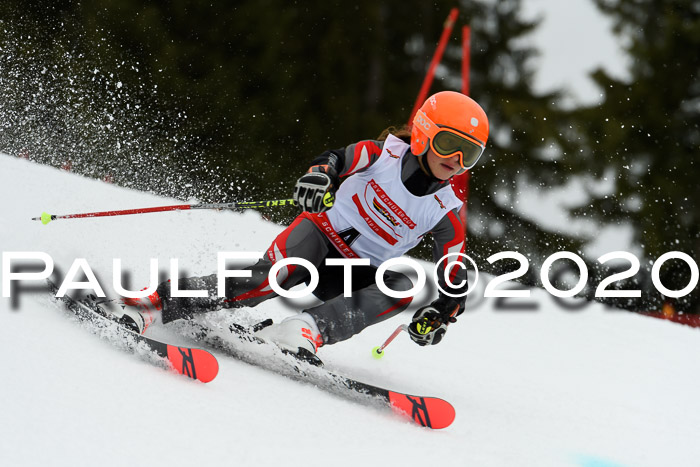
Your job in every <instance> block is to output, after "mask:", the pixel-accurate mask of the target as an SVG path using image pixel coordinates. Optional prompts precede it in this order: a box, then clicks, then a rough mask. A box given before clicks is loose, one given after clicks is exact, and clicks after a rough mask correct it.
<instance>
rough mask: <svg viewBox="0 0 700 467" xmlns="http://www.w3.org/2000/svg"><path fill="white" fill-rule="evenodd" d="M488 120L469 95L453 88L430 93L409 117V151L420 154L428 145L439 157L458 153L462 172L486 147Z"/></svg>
mask: <svg viewBox="0 0 700 467" xmlns="http://www.w3.org/2000/svg"><path fill="white" fill-rule="evenodd" d="M488 137H489V121H488V118H487V117H486V112H484V109H482V108H481V106H480V105H479V104H477V103H476V102H475V101H474V100H472V99H471V98H469V97H467V96H465V95H464V94H462V93H459V92H454V91H442V92H438V93H437V94H433V95H432V96H430V97H429V98H428V100H426V101H425V103H424V104H423V106H422V107H421V108H420V109H419V110H418V111H417V112H416V115H415V117H414V118H413V129H412V130H411V152H412V153H413V154H414V155H416V156H421V155H423V154H425V153H426V152H427V151H428V148H431V149H432V150H433V152H434V153H435V154H436V155H437V156H439V157H444V158H448V157H453V156H454V155H455V154H459V156H460V158H459V163H460V165H461V166H462V170H460V171H459V172H458V173H460V174H461V173H464V172H465V171H466V170H467V169H470V168H472V167H474V165H475V164H476V162H477V161H478V160H479V158H480V157H481V155H482V154H483V152H484V148H485V147H486V140H488Z"/></svg>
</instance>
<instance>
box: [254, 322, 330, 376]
mask: <svg viewBox="0 0 700 467" xmlns="http://www.w3.org/2000/svg"><path fill="white" fill-rule="evenodd" d="M263 323H266V324H267V325H266V326H265V327H263V328H262V329H259V330H257V331H255V337H257V338H259V339H261V340H263V341H265V342H272V343H274V344H276V345H277V346H278V347H280V348H281V349H282V352H284V353H286V354H289V355H292V356H294V357H296V358H298V359H299V360H303V361H305V362H308V363H310V364H312V365H316V366H321V365H323V362H321V360H320V359H319V358H318V357H317V356H316V351H317V350H318V348H319V347H320V346H321V345H323V339H322V338H321V333H320V332H319V330H318V326H317V325H316V321H315V320H314V318H313V316H311V315H310V314H308V313H301V314H299V315H295V316H290V317H289V318H285V319H284V320H283V321H282V322H280V323H277V324H272V322H271V321H270V320H267V321H263Z"/></svg>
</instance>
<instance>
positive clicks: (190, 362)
mask: <svg viewBox="0 0 700 467" xmlns="http://www.w3.org/2000/svg"><path fill="white" fill-rule="evenodd" d="M47 282H48V284H49V290H50V291H51V293H52V294H54V295H56V292H58V287H57V286H56V285H55V284H54V283H53V282H51V281H47ZM57 298H58V297H57ZM59 300H61V301H62V302H63V303H64V304H65V305H66V307H67V308H68V309H69V310H70V311H72V312H73V313H74V314H75V316H77V317H78V319H79V320H80V321H83V322H87V323H90V324H91V325H92V326H93V327H94V328H95V329H99V330H102V329H108V330H109V331H110V332H109V335H110V337H113V339H109V340H110V342H112V343H114V344H116V345H118V346H119V347H122V348H124V349H126V350H129V351H131V352H132V353H137V351H138V350H139V348H144V347H145V349H146V350H148V351H150V352H154V353H155V354H156V355H157V356H158V357H159V359H161V360H165V361H167V362H168V363H169V366H171V367H172V368H173V369H174V370H175V371H177V372H178V373H180V374H182V375H185V376H187V377H188V378H192V379H196V380H198V381H201V382H202V383H208V382H209V381H211V380H213V379H214V378H216V375H217V374H218V373H219V362H218V361H217V360H216V357H214V355H212V354H211V353H209V352H207V351H206V350H202V349H194V348H190V347H180V346H176V345H170V344H166V343H164V342H160V341H157V340H155V339H151V338H150V337H146V336H143V335H141V334H137V333H135V332H133V331H131V330H130V329H127V328H125V327H124V326H122V325H120V324H119V323H117V322H116V321H113V320H111V319H109V318H108V317H106V316H104V315H102V314H100V313H98V312H97V311H96V310H94V309H92V308H90V307H89V306H88V305H87V304H85V303H83V302H81V301H80V300H76V299H74V298H72V297H69V296H68V295H64V296H63V297H60V298H59ZM103 335H104V334H103Z"/></svg>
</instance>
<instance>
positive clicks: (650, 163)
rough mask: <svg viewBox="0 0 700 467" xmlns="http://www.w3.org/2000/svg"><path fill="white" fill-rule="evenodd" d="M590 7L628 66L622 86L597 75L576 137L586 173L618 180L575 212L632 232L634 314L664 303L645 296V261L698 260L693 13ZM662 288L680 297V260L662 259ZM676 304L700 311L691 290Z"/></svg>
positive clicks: (631, 2) (668, 1)
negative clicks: (592, 102)
mask: <svg viewBox="0 0 700 467" xmlns="http://www.w3.org/2000/svg"><path fill="white" fill-rule="evenodd" d="M596 3H597V5H598V6H599V7H600V8H601V9H602V11H604V12H605V13H607V14H609V15H611V16H612V18H614V21H615V25H616V26H615V30H616V32H618V33H619V34H622V35H623V36H624V37H625V39H626V41H627V46H626V49H627V52H628V54H629V56H630V63H631V65H630V69H629V78H625V79H616V78H613V77H611V76H609V75H608V74H607V73H605V72H604V71H602V70H599V71H597V72H596V73H595V75H594V78H595V80H596V82H597V84H598V85H599V86H600V88H601V90H602V92H603V93H604V101H603V103H602V104H601V105H599V106H593V107H590V108H586V109H582V110H581V111H580V112H579V113H578V118H580V121H581V122H582V125H583V124H584V123H585V125H586V131H585V132H582V133H581V136H582V137H584V138H586V139H587V143H586V144H587V145H588V146H589V147H590V148H591V151H590V152H587V153H586V154H585V157H584V159H583V162H584V163H585V164H586V166H587V167H588V170H589V171H590V172H591V173H595V174H597V175H599V176H602V174H603V173H604V172H605V171H606V170H611V169H612V170H613V171H614V173H615V174H616V176H617V177H616V188H615V193H614V194H613V195H611V196H605V197H599V198H597V199H596V200H594V202H592V203H591V205H590V206H588V207H586V208H584V209H580V210H578V211H577V212H575V214H577V215H582V214H586V215H590V216H594V217H596V218H598V219H600V221H601V222H613V223H629V224H631V225H633V226H634V228H635V241H636V245H639V246H640V247H641V248H642V249H643V251H644V258H642V264H643V266H644V271H643V272H642V273H640V277H641V278H642V279H638V280H637V282H638V283H639V282H642V284H641V285H642V286H643V287H642V288H643V290H642V293H643V295H642V296H643V298H644V300H642V302H641V306H639V307H638V308H641V309H644V308H646V309H652V310H653V309H659V308H660V307H661V304H662V302H663V300H664V297H662V296H661V295H660V294H659V293H658V292H655V291H654V292H652V291H653V290H654V288H653V286H652V285H651V284H650V281H649V280H648V274H649V271H650V269H651V267H650V264H651V262H653V261H655V260H656V259H657V258H658V257H659V256H661V255H662V254H663V253H666V252H669V251H681V252H684V253H686V254H689V255H690V256H691V257H692V258H693V259H694V261H696V262H697V261H698V259H700V237H699V235H700V231H699V226H700V211H699V210H698V208H697V205H696V200H697V199H698V198H699V197H700V185H698V183H697V176H698V175H697V174H698V169H699V168H700V167H699V165H698V164H699V160H698V157H697V155H698V149H700V104H699V103H700V55H698V53H697V51H698V50H700V8H698V2H697V1H693V0H596ZM644 276H647V278H646V279H644ZM661 281H662V283H663V284H664V285H665V286H666V287H668V288H670V289H674V290H679V289H683V288H684V287H685V286H686V285H687V284H688V283H689V281H690V268H689V267H688V266H687V265H686V264H685V263H684V262H683V261H681V260H672V261H669V262H668V263H667V265H666V267H664V268H662V269H661ZM638 285H639V284H638ZM675 305H676V308H677V309H679V310H681V311H691V312H698V311H700V301H699V294H698V290H697V287H696V289H695V290H694V291H693V293H692V294H691V295H689V296H687V297H684V298H682V299H678V300H676V301H675Z"/></svg>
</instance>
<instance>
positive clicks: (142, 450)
mask: <svg viewBox="0 0 700 467" xmlns="http://www.w3.org/2000/svg"><path fill="white" fill-rule="evenodd" d="M0 199H2V208H0V209H1V211H0V245H2V251H3V252H4V253H5V252H17V251H25V252H26V251H39V252H45V253H48V254H49V255H50V256H51V257H52V258H53V260H54V261H55V265H56V269H57V271H58V272H59V273H60V274H63V275H65V274H66V272H67V271H68V269H69V267H70V266H71V264H72V263H73V261H74V260H75V259H76V258H85V259H86V260H87V262H88V264H89V265H90V267H91V268H92V270H93V271H94V272H95V273H96V275H97V277H98V279H99V280H100V284H101V285H102V286H103V287H104V288H105V291H107V293H109V292H110V291H111V290H112V288H113V287H112V259H113V258H120V259H121V260H122V264H123V265H124V268H125V269H127V270H128V271H130V280H131V282H130V286H131V287H132V288H140V287H142V286H145V285H147V283H148V279H149V277H148V267H149V260H150V258H157V259H158V261H159V265H160V269H161V270H163V271H165V272H167V270H168V264H169V260H170V259H171V258H177V259H178V260H179V265H180V269H181V273H182V274H183V275H184V274H191V275H204V274H211V273H213V272H215V271H216V267H217V264H216V260H217V253H218V252H225V251H264V250H265V249H266V248H267V247H268V245H269V243H270V242H271V241H272V239H273V238H274V237H275V235H276V234H277V233H279V232H280V231H281V230H282V229H283V227H282V226H279V225H275V224H271V223H269V222H266V221H265V220H263V218H262V217H261V215H260V214H259V213H257V212H246V213H243V214H238V213H232V212H216V211H199V210H198V211H187V212H168V213H157V214H147V215H136V216H122V217H105V218H94V219H73V220H57V221H54V222H51V223H50V224H48V225H42V224H41V223H40V222H36V221H31V220H30V219H31V218H32V217H35V216H39V215H40V214H41V213H42V212H43V211H47V212H49V213H52V214H69V213H75V212H91V211H102V210H112V209H126V208H138V207H149V206H158V205H165V204H179V203H181V202H180V201H177V200H173V199H163V198H160V197H157V196H154V195H150V194H146V193H141V192H136V191H131V190H127V189H123V188H119V187H116V186H112V185H109V184H106V183H103V182H100V181H96V180H89V179H85V178H82V177H79V176H76V175H73V174H71V173H67V172H64V171H60V170H58V169H54V168H50V167H45V166H40V165H37V164H34V163H31V162H29V161H26V160H21V159H16V158H14V157H10V156H5V155H0ZM523 247H524V248H525V247H526V245H523ZM27 264H28V263H27ZM425 266H426V268H427V267H428V266H429V265H427V264H426V265H425ZM488 279H489V278H488V277H485V276H483V275H482V276H481V278H480V284H479V285H478V287H477V291H476V292H475V294H477V295H475V296H474V297H475V298H470V301H469V303H470V306H469V310H468V311H467V312H466V313H465V314H464V315H463V316H461V317H460V319H459V321H458V322H457V323H456V324H454V325H452V326H450V329H449V332H448V333H447V335H446V338H445V340H444V341H443V342H442V343H441V344H440V345H437V346H434V347H430V348H421V347H419V346H417V345H415V344H413V343H412V342H411V341H410V340H409V339H408V337H407V336H406V335H400V336H399V337H398V338H397V339H396V340H395V341H394V342H393V343H392V344H391V345H390V346H389V347H388V349H387V352H386V355H385V357H384V358H383V359H382V360H379V361H378V360H374V359H372V357H371V349H372V348H373V347H374V346H376V345H379V344H381V343H382V342H383V341H384V339H386V337H388V336H389V334H391V332H392V331H393V330H394V329H395V328H396V327H397V326H398V325H399V324H402V323H406V322H408V320H409V319H410V316H411V313H412V310H410V311H409V312H407V313H404V314H403V315H401V316H399V317H396V318H393V319H391V320H389V321H386V322H384V323H382V324H380V325H377V326H375V327H373V328H370V329H367V330H365V331H364V332H362V333H361V334H360V335H358V336H355V337H354V338H353V339H351V340H349V341H346V342H343V343H340V344H337V345H335V346H327V347H323V348H322V349H321V350H320V354H319V355H320V356H321V358H323V359H324V361H325V362H326V364H327V366H328V367H329V368H331V369H333V370H335V371H337V372H339V373H342V374H345V375H347V376H351V377H354V378H357V379H360V380H363V381H366V382H368V383H372V384H376V385H380V386H383V387H386V388H389V389H395V390H398V391H402V392H408V393H413V394H420V395H431V396H437V397H442V398H444V399H446V400H448V401H450V402H451V403H452V404H453V405H454V406H455V408H456V411H457V419H456V420H455V422H454V424H453V425H452V426H450V427H449V428H447V429H445V430H441V431H431V430H429V429H425V428H420V427H418V426H416V425H415V424H413V423H411V422H410V421H408V420H406V419H403V418H401V417H400V416H398V415H395V414H393V413H391V412H390V411H388V410H378V409H377V408H376V407H367V406H364V405H361V404H358V403H356V402H351V401H348V400H345V399H342V398H339V397H337V396H335V395H332V394H329V393H327V392H324V391H322V390H320V389H318V388H316V387H314V386H312V385H309V384H302V383H299V382H296V381H292V380H289V379H287V378H285V377H283V376H279V375H276V374H274V373H270V372H267V371H264V370H261V369H259V368H257V367H255V366H251V365H249V364H246V363H242V362H240V361H238V360H235V359H232V358H230V357H227V356H226V355H223V354H221V353H217V352H216V351H214V354H215V355H216V356H217V358H218V359H219V363H220V372H219V375H218V377H217V378H216V379H215V380H214V381H212V382H211V383H208V384H202V383H198V382H193V381H191V380H189V379H187V378H184V377H182V376H180V375H177V374H175V373H173V372H171V371H168V370H164V369H161V368H159V367H156V366H154V365H152V364H150V363H148V362H146V361H144V360H143V359H140V358H137V357H135V356H134V355H131V354H129V353H125V352H123V351H121V350H118V349H116V348H115V347H114V346H113V345H111V344H110V343H109V342H106V341H104V340H101V339H99V338H98V337H97V336H95V335H94V334H91V333H90V332H88V330H86V329H85V328H83V327H81V326H80V325H78V324H77V323H76V322H75V320H74V319H73V318H72V315H71V314H70V313H68V312H67V311H65V309H64V307H63V306H62V305H61V304H60V303H56V302H54V301H52V300H50V299H49V296H48V294H47V293H46V292H42V291H41V283H39V282H36V283H31V282H23V283H22V284H21V287H20V288H19V290H13V298H12V299H10V298H2V299H0V352H1V353H2V355H3V357H4V359H3V365H2V375H3V376H2V377H1V378H0V380H1V384H0V414H1V415H0V420H1V421H2V422H1V423H0V464H2V465H5V466H18V465H33V466H44V465H53V466H57V465H66V466H74V465H101V466H112V465H114V466H118V465H167V466H181V465H182V466H185V465H285V466H296V465H298V466H308V465H317V464H319V463H323V464H328V465H338V466H345V465H347V466H365V465H385V466H388V465H399V466H414V465H416V466H417V465H423V466H424V465H440V466H467V465H474V466H516V465H517V466H523V465H525V466H660V465H673V466H693V465H699V463H700V443H698V436H700V397H699V394H698V387H699V384H700V363H699V359H698V357H697V356H698V355H700V332H699V331H698V330H696V329H692V328H688V327H684V326H681V325H678V324H674V323H671V322H667V321H661V320H656V319H652V318H647V317H643V316H639V315H635V314H632V313H628V312H624V311H612V310H609V309H606V308H604V307H603V306H600V305H597V304H591V305H588V306H585V307H583V308H581V309H579V310H578V311H571V310H567V309H565V308H562V307H561V306H560V305H559V304H557V302H556V301H555V300H553V299H552V297H551V296H549V295H548V294H546V293H545V292H543V291H541V290H532V296H531V298H530V299H527V300H526V299H518V302H517V303H520V304H521V305H522V304H523V302H525V303H527V304H529V305H530V306H529V307H523V306H521V307H519V309H517V310H510V311H509V310H503V309H499V307H498V306H496V305H497V304H496V301H495V299H483V298H478V293H480V292H481V291H483V285H484V283H485V282H487V281H488ZM427 298H429V297H422V298H421V299H420V300H418V302H420V301H423V302H424V301H425V300H426V299H427ZM510 303H511V304H512V303H516V302H515V301H513V300H511V301H510ZM295 306H296V307H301V306H303V302H296V303H291V304H290V303H284V302H283V301H282V300H280V299H274V300H270V301H267V302H265V303H264V304H262V305H261V306H259V307H258V308H257V309H254V310H251V309H243V310H239V311H232V312H230V313H241V314H243V315H245V316H247V317H253V318H254V319H255V318H256V317H259V318H261V319H262V318H265V317H273V318H274V319H276V320H277V319H280V318H283V317H284V316H287V315H289V314H291V313H292V312H293V308H294V307H295ZM414 308H415V306H414V307H413V308H412V309H414ZM525 308H529V311H527V310H525ZM217 313H218V314H217ZM222 313H225V312H216V313H215V314H214V315H213V318H212V319H218V318H220V319H224V318H225V317H228V316H229V315H222ZM149 332H151V333H152V335H154V336H157V337H160V338H162V339H167V340H168V341H170V342H172V343H181V344H188V343H190V342H188V341H187V340H186V338H185V337H183V336H181V335H179V334H178V333H177V332H176V330H175V329H173V327H171V326H170V325H168V326H163V327H161V328H160V329H153V330H152V331H149Z"/></svg>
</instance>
